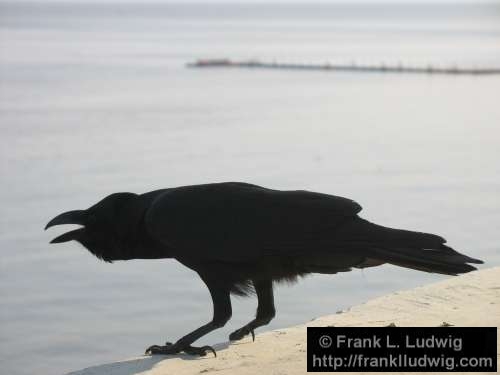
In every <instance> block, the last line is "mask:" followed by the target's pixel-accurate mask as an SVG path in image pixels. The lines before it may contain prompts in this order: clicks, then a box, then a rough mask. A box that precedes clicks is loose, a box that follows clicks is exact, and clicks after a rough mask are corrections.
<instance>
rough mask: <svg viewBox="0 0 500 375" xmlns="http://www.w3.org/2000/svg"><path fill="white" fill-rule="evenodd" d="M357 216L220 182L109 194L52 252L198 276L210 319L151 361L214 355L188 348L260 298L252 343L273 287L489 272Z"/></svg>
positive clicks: (436, 240) (242, 332)
mask: <svg viewBox="0 0 500 375" xmlns="http://www.w3.org/2000/svg"><path fill="white" fill-rule="evenodd" d="M360 211H361V206H360V205H359V204H358V203H356V202H354V201H352V200H350V199H347V198H343V197H340V196H334V195H327V194H322V193H315V192H310V191H305V190H292V191H282V190H273V189H268V188H264V187H261V186H257V185H253V184H248V183H242V182H223V183H211V184H202V185H192V186H181V187H176V188H167V189H162V190H155V191H151V192H148V193H145V194H141V195H138V194H134V193H115V194H111V195H109V196H107V197H106V198H104V199H103V200H101V201H100V202H98V203H97V204H95V205H93V206H92V207H90V208H88V209H86V210H75V211H69V212H65V213H63V214H60V215H58V216H56V217H55V218H54V219H52V220H51V221H50V222H49V223H48V224H47V226H46V227H45V229H47V228H49V227H52V226H54V225H60V224H78V225H81V227H80V228H78V229H75V230H71V231H69V232H67V233H64V234H62V235H60V236H58V237H56V238H54V239H53V240H52V241H51V243H61V242H67V241H70V240H75V241H77V242H79V243H80V244H82V245H83V246H84V247H85V248H87V249H88V250H89V251H90V252H91V253H92V254H94V255H95V256H96V257H98V258H100V259H102V260H104V261H106V262H113V261H116V260H129V259H161V258H174V259H176V260H177V261H178V262H180V263H181V264H183V265H184V266H186V267H188V268H190V269H192V270H194V271H195V272H197V273H198V275H199V276H200V278H201V279H202V280H203V282H204V283H205V284H206V286H207V288H208V290H209V292H210V295H211V297H212V302H213V317H212V320H211V321H210V322H208V323H207V324H205V325H203V326H201V327H199V328H198V329H196V330H194V331H192V332H190V333H188V334H187V335H185V336H184V337H182V338H180V339H179V340H178V341H177V342H175V343H174V344H172V343H170V342H167V343H166V344H165V345H152V346H150V347H149V348H148V349H147V350H146V354H175V353H179V352H185V353H188V354H193V355H201V356H203V355H206V354H207V353H209V352H213V354H214V355H216V353H215V350H214V349H213V348H212V347H210V346H202V347H195V346H192V345H191V344H192V343H193V342H194V341H196V340H198V339H199V338H200V337H202V336H204V335H206V334H207V333H209V332H211V331H213V330H215V329H217V328H220V327H223V326H224V325H225V324H226V322H227V321H228V320H229V319H230V317H231V299H230V295H231V294H234V295H240V296H248V295H252V294H255V295H256V296H257V304H258V305H257V312H256V316H255V319H253V320H251V321H250V322H249V323H248V324H246V325H244V326H243V327H241V328H240V329H238V330H236V331H234V332H233V333H231V334H230V336H229V339H230V340H239V339H241V338H243V337H245V336H246V335H249V334H251V335H252V338H253V339H254V340H255V336H254V330H255V329H256V328H257V327H260V326H263V325H266V324H268V323H269V322H270V321H271V319H273V318H274V316H275V307H274V297H273V283H275V282H280V281H289V282H290V281H291V282H293V281H296V280H297V279H298V278H299V277H301V276H304V275H307V274H310V273H321V274H335V273H337V272H346V271H350V270H351V268H353V267H354V268H365V267H373V266H378V265H381V264H384V263H389V264H393V265H396V266H400V267H406V268H411V269H415V270H420V271H426V272H434V273H440V274H445V275H457V274H461V273H465V272H469V271H472V270H475V269H476V268H475V267H473V266H471V265H469V264H467V263H476V264H481V263H483V262H482V261H481V260H479V259H474V258H470V257H468V256H466V255H463V254H460V253H458V252H457V251H455V250H453V249H452V248H451V247H448V246H447V245H445V243H446V241H445V239H443V238H442V237H440V236H437V235H434V234H429V233H421V232H413V231H408V230H400V229H393V228H388V227H383V226H380V225H377V224H373V223H370V222H369V221H367V220H365V219H362V218H361V217H359V216H358V213H359V212H360Z"/></svg>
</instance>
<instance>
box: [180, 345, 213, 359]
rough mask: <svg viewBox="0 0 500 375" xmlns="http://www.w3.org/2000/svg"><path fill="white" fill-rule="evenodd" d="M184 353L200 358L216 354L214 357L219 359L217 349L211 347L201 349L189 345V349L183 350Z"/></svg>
mask: <svg viewBox="0 0 500 375" xmlns="http://www.w3.org/2000/svg"><path fill="white" fill-rule="evenodd" d="M182 351H183V352H184V353H186V354H191V355H199V356H200V357H204V356H206V355H207V353H209V352H212V353H213V354H214V357H217V353H216V352H215V349H214V348H212V347H211V346H210V345H205V346H200V347H197V346H191V345H189V346H188V347H187V348H184V349H182Z"/></svg>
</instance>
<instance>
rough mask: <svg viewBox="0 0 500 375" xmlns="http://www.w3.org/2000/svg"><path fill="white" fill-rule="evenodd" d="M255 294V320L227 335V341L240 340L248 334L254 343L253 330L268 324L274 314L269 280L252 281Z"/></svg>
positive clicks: (271, 287)
mask: <svg viewBox="0 0 500 375" xmlns="http://www.w3.org/2000/svg"><path fill="white" fill-rule="evenodd" d="M253 286H254V288H255V293H256V294H257V301H258V305H257V314H256V316H255V319H254V320H252V321H251V322H250V323H248V324H246V325H244V326H243V327H241V328H240V329H238V330H236V331H234V332H233V333H231V334H230V335H229V340H240V339H242V338H243V337H245V336H246V335H248V334H251V335H252V339H253V340H254V341H255V334H254V332H253V331H254V329H255V328H257V327H260V326H264V325H266V324H268V323H269V322H270V321H271V320H272V319H273V318H274V315H275V314H276V310H275V309H274V296H273V283H272V281H271V280H259V281H256V280H253Z"/></svg>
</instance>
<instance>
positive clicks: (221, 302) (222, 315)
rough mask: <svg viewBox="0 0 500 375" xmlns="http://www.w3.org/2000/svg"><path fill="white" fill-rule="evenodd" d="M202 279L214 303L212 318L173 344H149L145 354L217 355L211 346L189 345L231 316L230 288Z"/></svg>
mask: <svg viewBox="0 0 500 375" xmlns="http://www.w3.org/2000/svg"><path fill="white" fill-rule="evenodd" d="M204 281H205V283H206V284H207V286H208V290H209V291H210V295H211V296H212V302H213V305H214V315H213V318H212V320H211V321H210V322H208V323H207V324H205V325H203V326H201V327H200V328H198V329H195V330H194V331H193V332H191V333H188V334H187V335H186V336H184V337H182V338H181V339H179V340H178V341H177V342H176V343H174V344H172V343H170V342H167V343H166V344H165V345H152V346H150V347H149V348H147V349H146V354H176V353H180V352H185V353H187V354H196V355H200V356H204V355H206V354H207V353H208V352H212V353H214V355H215V356H217V354H216V353H215V350H214V349H213V348H212V347H211V346H202V347H195V346H191V344H192V343H193V342H194V341H196V340H198V339H199V338H200V337H202V336H204V335H206V334H207V333H209V332H212V331H213V330H215V329H217V328H220V327H223V326H224V325H225V324H226V322H227V321H228V320H229V318H231V299H230V297H229V290H230V289H229V288H228V287H227V286H224V285H221V283H216V282H211V281H208V280H205V279H204Z"/></svg>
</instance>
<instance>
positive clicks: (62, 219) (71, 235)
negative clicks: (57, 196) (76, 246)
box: [45, 210, 86, 243]
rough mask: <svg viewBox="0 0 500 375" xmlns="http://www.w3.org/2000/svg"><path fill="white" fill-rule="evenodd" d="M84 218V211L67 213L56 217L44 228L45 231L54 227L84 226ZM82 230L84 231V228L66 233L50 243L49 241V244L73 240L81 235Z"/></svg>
mask: <svg viewBox="0 0 500 375" xmlns="http://www.w3.org/2000/svg"><path fill="white" fill-rule="evenodd" d="M85 217H86V212H85V211H84V210H74V211H68V212H65V213H62V214H60V215H58V216H56V217H55V218H53V219H52V220H51V221H49V222H48V224H47V225H46V226H45V230H47V229H48V228H50V227H52V226H54V225H62V224H78V225H85ZM84 230H85V229H84V228H78V229H75V230H72V231H69V232H66V233H64V234H62V235H60V236H59V237H56V238H54V239H53V240H52V241H50V243H60V242H67V241H71V240H75V239H77V238H78V237H79V236H80V235H81V234H82V233H83V231H84Z"/></svg>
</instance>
